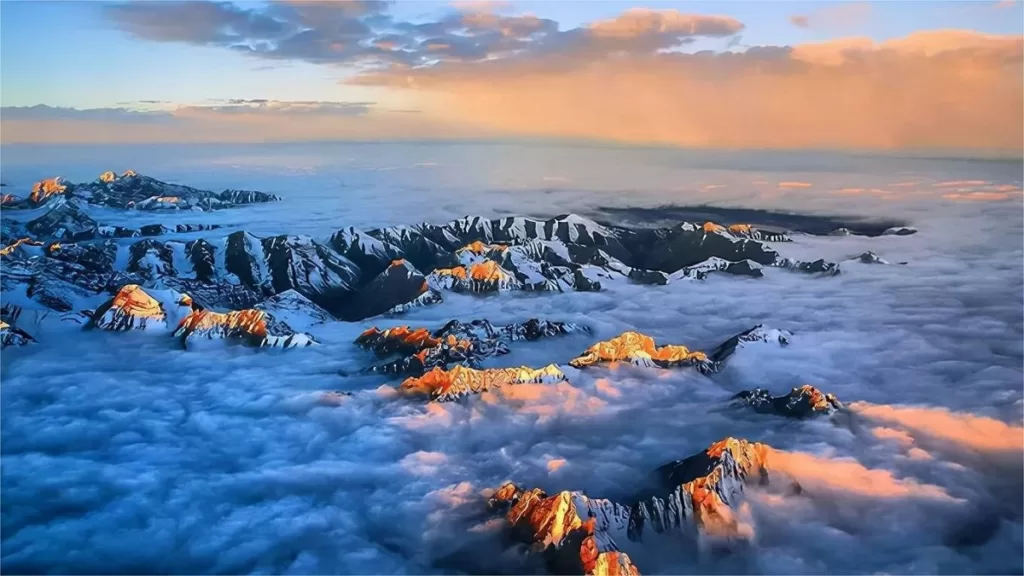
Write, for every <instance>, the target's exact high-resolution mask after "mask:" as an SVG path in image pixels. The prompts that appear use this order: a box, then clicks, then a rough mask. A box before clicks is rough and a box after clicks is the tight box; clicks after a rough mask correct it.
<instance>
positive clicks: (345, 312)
mask: <svg viewBox="0 0 1024 576" xmlns="http://www.w3.org/2000/svg"><path fill="white" fill-rule="evenodd" d="M439 302H441V296H440V295H439V294H437V293H436V292H434V291H433V290H431V289H430V286H429V285H428V283H427V280H426V278H424V277H423V275H422V274H420V272H419V271H418V270H416V268H414V267H413V266H412V264H409V263H408V262H406V261H405V260H395V261H394V262H392V263H391V265H390V266H388V267H387V269H385V270H384V271H383V272H381V273H380V274H379V275H377V277H376V278H374V279H373V280H372V281H371V282H370V283H369V284H366V285H365V286H363V287H362V288H360V289H359V290H358V291H357V292H356V293H355V294H353V295H352V296H351V297H349V299H348V302H347V304H346V305H345V307H344V308H343V309H342V310H340V313H339V315H340V316H341V318H343V319H345V320H352V321H354V320H362V319H364V318H369V317H371V316H377V315H378V314H384V313H391V314H395V313H400V312H405V311H408V310H410V309H412V308H415V307H418V306H428V305H431V304H437V303H439Z"/></svg>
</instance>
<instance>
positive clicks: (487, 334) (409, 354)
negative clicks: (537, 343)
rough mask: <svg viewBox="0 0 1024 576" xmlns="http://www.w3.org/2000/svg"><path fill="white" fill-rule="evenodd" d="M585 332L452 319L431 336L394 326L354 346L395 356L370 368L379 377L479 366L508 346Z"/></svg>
mask: <svg viewBox="0 0 1024 576" xmlns="http://www.w3.org/2000/svg"><path fill="white" fill-rule="evenodd" d="M574 332H586V333H589V332H590V329H589V328H588V327H586V326H581V325H578V324H569V323H565V322H550V321H547V320H540V319H537V318H531V319H530V320H527V321H526V322H521V323H513V324H509V325H507V326H502V327H495V326H494V325H492V324H491V323H490V322H488V321H487V320H473V321H471V322H467V323H462V322H459V321H458V320H452V321H450V322H448V323H447V324H445V325H444V326H442V327H441V328H440V329H438V330H435V331H434V332H433V333H431V332H429V331H428V330H427V329H426V328H417V329H410V328H409V327H407V326H398V327H395V328H389V329H387V330H378V329H377V328H370V329H369V330H367V331H366V332H363V333H362V334H361V335H360V336H359V337H358V338H356V341H355V343H356V344H357V345H358V346H361V347H363V348H366V349H368V350H372V351H373V352H374V353H375V354H376V355H377V356H378V357H381V358H387V357H390V356H395V355H399V356H401V357H400V358H398V359H395V360H392V361H390V362H386V363H384V364H378V365H376V366H372V367H370V368H369V369H368V370H367V371H369V372H375V373H380V374H422V373H423V372H424V371H425V370H427V369H429V368H435V367H439V368H446V367H447V366H449V365H451V364H461V365H464V366H469V367H473V368H476V367H479V365H480V361H481V360H482V359H484V358H488V357H492V356H500V355H502V354H507V353H508V351H509V350H508V343H509V342H513V341H518V340H531V341H532V340H537V339H540V338H544V337H550V336H556V335H561V334H570V333H574Z"/></svg>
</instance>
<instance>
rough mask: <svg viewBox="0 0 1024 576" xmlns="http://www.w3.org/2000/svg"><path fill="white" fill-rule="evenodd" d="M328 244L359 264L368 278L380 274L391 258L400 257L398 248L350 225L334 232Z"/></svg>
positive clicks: (396, 258)
mask: <svg viewBox="0 0 1024 576" xmlns="http://www.w3.org/2000/svg"><path fill="white" fill-rule="evenodd" d="M328 244H330V245H331V247H332V248H334V250H336V251H337V252H338V253H339V254H341V255H342V256H344V257H345V258H348V259H349V260H351V261H352V262H354V263H355V264H356V265H357V266H359V268H360V269H361V270H362V271H363V275H364V276H366V277H368V278H370V277H374V276H376V275H377V274H380V273H381V272H383V271H384V270H385V269H387V267H388V266H389V265H390V264H391V262H392V261H393V260H398V259H399V258H400V257H399V253H400V250H398V249H396V248H394V247H392V246H391V245H389V244H385V243H384V242H381V241H380V240H378V239H376V238H374V237H373V236H370V235H369V234H367V233H365V232H363V231H361V230H358V229H356V228H353V227H351V226H349V227H348V228H343V229H341V230H338V231H337V232H335V233H334V234H333V235H332V236H331V239H330V240H329V241H328Z"/></svg>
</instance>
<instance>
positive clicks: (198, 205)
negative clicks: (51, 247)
mask: <svg viewBox="0 0 1024 576" xmlns="http://www.w3.org/2000/svg"><path fill="white" fill-rule="evenodd" d="M8 196H9V198H8ZM57 199H75V200H81V201H83V202H87V203H89V204H94V205H97V206H106V207H109V208H121V209H131V210H199V211H206V210H217V209H221V208H231V207H235V206H241V205H244V204H254V203H262V202H274V201H277V200H280V198H278V197H277V196H274V195H273V194H267V193H265V192H255V191H252V190H224V191H222V192H211V191H209V190H200V189H198V188H192V187H190V186H182V185H180V184H171V183H168V182H163V181H160V180H157V179H156V178H152V177H150V176H144V175H142V174H138V173H136V172H135V171H134V170H126V171H125V172H123V173H122V174H120V175H118V174H116V173H114V172H110V171H108V172H104V173H103V174H100V176H99V178H97V179H96V180H94V181H92V182H82V183H72V182H68V181H66V180H64V179H63V178H61V177H60V176H57V177H55V178H47V179H45V180H40V181H39V182H36V183H35V184H34V185H33V186H32V192H31V194H29V196H28V197H27V198H23V199H18V198H15V197H14V196H11V195H5V197H4V202H3V206H4V208H10V209H23V208H38V207H40V206H43V205H46V204H49V203H50V202H52V201H54V200H57Z"/></svg>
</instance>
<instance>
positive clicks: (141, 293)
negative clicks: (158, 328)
mask: <svg viewBox="0 0 1024 576" xmlns="http://www.w3.org/2000/svg"><path fill="white" fill-rule="evenodd" d="M112 307H113V308H118V309H120V310H123V311H124V312H126V313H128V314H131V315H133V316H137V317H145V318H163V317H164V311H163V308H161V307H160V303H159V302H157V301H156V299H155V298H153V297H152V296H150V295H149V294H147V293H146V291H145V290H143V289H142V287H141V286H139V285H138V284H125V285H124V286H122V287H121V289H120V290H118V291H117V294H116V295H115V296H114V301H113V303H112Z"/></svg>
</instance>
